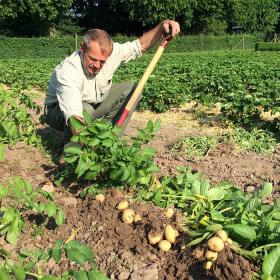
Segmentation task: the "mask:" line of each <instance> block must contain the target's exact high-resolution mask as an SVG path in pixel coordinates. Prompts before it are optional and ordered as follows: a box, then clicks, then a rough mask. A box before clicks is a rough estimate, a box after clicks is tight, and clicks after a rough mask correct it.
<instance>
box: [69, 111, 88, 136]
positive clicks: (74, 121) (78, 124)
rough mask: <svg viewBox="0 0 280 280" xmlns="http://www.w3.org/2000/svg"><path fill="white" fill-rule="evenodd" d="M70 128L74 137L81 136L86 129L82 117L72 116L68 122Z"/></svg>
mask: <svg viewBox="0 0 280 280" xmlns="http://www.w3.org/2000/svg"><path fill="white" fill-rule="evenodd" d="M68 124H69V128H70V129H71V131H72V133H73V135H77V134H79V133H80V132H81V131H83V130H84V128H85V125H86V124H85V121H84V119H83V118H82V117H80V116H75V115H74V116H71V117H70V118H69V120H68Z"/></svg>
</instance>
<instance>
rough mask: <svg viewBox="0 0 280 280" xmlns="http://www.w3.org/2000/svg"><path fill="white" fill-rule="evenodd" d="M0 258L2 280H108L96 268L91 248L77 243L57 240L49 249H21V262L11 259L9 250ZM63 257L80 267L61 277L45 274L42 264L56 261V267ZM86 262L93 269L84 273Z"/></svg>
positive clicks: (2, 252)
mask: <svg viewBox="0 0 280 280" xmlns="http://www.w3.org/2000/svg"><path fill="white" fill-rule="evenodd" d="M0 256H1V257H2V258H4V260H5V261H4V262H3V263H0V279H2V280H12V279H17V280H24V279H29V278H30V277H32V279H40V280H68V279H69V280H70V279H74V280H80V279H83V280H93V279H94V280H108V278H107V277H105V276H104V275H103V274H102V273H101V272H99V271H98V270H97V269H96V263H95V260H94V255H93V253H92V250H91V249H90V247H89V246H87V245H85V244H83V243H81V242H79V241H77V240H71V241H69V242H64V241H63V240H57V241H56V242H55V245H54V246H53V247H52V248H50V249H48V250H41V249H37V250H25V249H21V250H20V253H19V260H18V262H15V261H12V260H10V259H9V252H7V251H4V250H2V251H0ZM62 256H64V257H66V260H67V261H68V262H71V263H72V264H75V265H76V266H78V268H76V269H75V270H69V271H65V272H64V273H63V274H62V275H61V276H56V275H52V274H48V273H46V272H44V269H43V265H44V264H45V263H46V262H47V261H48V260H49V259H50V258H53V259H54V260H55V262H56V264H59V263H60V261H61V258H62ZM86 262H88V263H89V264H90V268H89V269H87V270H84V269H83V265H84V264H85V263H86ZM30 279H31V278H30Z"/></svg>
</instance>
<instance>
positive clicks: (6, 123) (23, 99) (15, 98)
mask: <svg viewBox="0 0 280 280" xmlns="http://www.w3.org/2000/svg"><path fill="white" fill-rule="evenodd" d="M29 110H35V111H37V113H39V112H40V107H39V106H37V105H36V104H35V103H34V102H33V101H32V100H31V98H30V97H28V96H27V95H26V94H25V93H23V92H22V91H21V90H19V89H10V90H4V89H3V87H2V86H0V116H1V117H0V143H4V144H8V145H10V146H12V145H14V144H15V143H17V142H18V141H25V142H26V143H28V144H37V143H39V138H38V137H37V135H36V127H35V124H34V121H33V120H32V118H31V115H30V113H29Z"/></svg>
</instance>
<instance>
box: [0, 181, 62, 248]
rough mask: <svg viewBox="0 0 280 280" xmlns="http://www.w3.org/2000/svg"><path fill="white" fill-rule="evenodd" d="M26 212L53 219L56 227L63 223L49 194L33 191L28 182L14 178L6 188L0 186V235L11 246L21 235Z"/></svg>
mask: <svg viewBox="0 0 280 280" xmlns="http://www.w3.org/2000/svg"><path fill="white" fill-rule="evenodd" d="M42 199H44V201H42ZM27 210H32V211H34V213H38V214H42V215H44V216H46V217H48V218H54V219H55V222H56V224H57V225H61V224H63V222H64V213H63V211H62V210H61V209H60V208H59V207H58V206H57V205H56V204H55V202H54V197H53V195H52V194H51V193H49V192H46V191H42V190H34V189H33V188H32V186H31V184H30V183H29V182H28V181H24V180H21V179H20V178H18V177H15V178H14V180H12V181H11V182H10V183H9V184H8V185H7V186H4V185H2V184H0V235H4V236H5V237H6V240H7V241H8V242H9V243H11V244H13V245H15V244H16V243H17V241H18V238H19V236H20V234H21V231H22V229H23V226H24V219H23V217H22V216H23V213H25V212H26V211H27Z"/></svg>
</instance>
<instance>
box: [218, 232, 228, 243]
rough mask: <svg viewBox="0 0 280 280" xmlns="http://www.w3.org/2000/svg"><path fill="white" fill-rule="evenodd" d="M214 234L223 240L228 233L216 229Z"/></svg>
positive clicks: (226, 237)
mask: <svg viewBox="0 0 280 280" xmlns="http://www.w3.org/2000/svg"><path fill="white" fill-rule="evenodd" d="M216 236H218V237H220V238H221V239H222V240H223V241H224V242H225V241H226V240H227V239H228V235H227V233H226V232H225V231H224V230H222V229H221V230H218V231H217V232H216Z"/></svg>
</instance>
